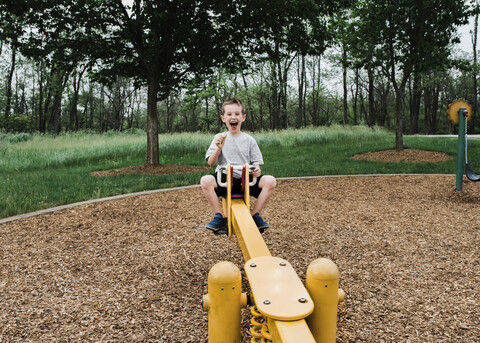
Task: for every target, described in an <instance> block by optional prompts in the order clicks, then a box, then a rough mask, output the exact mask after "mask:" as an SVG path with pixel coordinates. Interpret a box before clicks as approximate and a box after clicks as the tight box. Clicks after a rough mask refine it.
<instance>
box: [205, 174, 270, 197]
mask: <svg viewBox="0 0 480 343" xmlns="http://www.w3.org/2000/svg"><path fill="white" fill-rule="evenodd" d="M212 176H213V177H214V178H215V182H216V183H217V187H216V188H215V193H217V196H219V197H224V196H227V188H226V187H220V186H219V185H218V181H217V173H213V174H212ZM262 176H263V175H260V177H257V182H256V183H255V185H253V186H250V196H252V197H254V198H258V195H259V194H260V192H261V191H262V190H261V189H260V187H258V184H259V183H260V179H261V178H262ZM226 181H227V174H223V173H222V182H226ZM250 181H252V175H251V174H250ZM232 194H242V195H243V191H242V179H236V178H233V187H232Z"/></svg>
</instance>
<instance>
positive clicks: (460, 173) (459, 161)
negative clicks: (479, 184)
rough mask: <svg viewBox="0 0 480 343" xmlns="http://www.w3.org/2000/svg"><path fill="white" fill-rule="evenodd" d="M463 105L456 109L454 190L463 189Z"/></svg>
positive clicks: (464, 120)
mask: <svg viewBox="0 0 480 343" xmlns="http://www.w3.org/2000/svg"><path fill="white" fill-rule="evenodd" d="M466 110H467V109H466V108H465V107H460V109H459V110H458V148H457V175H456V183H455V191H456V192H462V191H463V171H464V168H465V132H466V127H467V125H466V124H467V123H466V122H467V117H466V116H465V115H464V111H465V112H466Z"/></svg>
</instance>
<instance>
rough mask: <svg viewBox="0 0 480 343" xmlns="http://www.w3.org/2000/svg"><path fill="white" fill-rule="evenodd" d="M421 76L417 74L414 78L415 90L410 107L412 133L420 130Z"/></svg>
mask: <svg viewBox="0 0 480 343" xmlns="http://www.w3.org/2000/svg"><path fill="white" fill-rule="evenodd" d="M420 83H421V78H420V76H418V75H415V76H414V78H413V91H412V96H411V107H410V134H412V135H413V134H415V133H417V132H418V118H419V117H420V101H421V98H422V90H421V84H420Z"/></svg>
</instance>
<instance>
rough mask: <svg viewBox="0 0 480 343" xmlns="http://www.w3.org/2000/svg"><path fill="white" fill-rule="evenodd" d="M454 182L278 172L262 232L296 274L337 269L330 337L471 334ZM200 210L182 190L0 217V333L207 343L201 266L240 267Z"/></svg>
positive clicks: (479, 294)
mask: <svg viewBox="0 0 480 343" xmlns="http://www.w3.org/2000/svg"><path fill="white" fill-rule="evenodd" d="M454 185H455V176H448V175H447V176H433V175H425V176H405V175H403V176H401V175H400V176H371V177H333V178H317V179H310V180H279V182H278V187H277V190H276V192H275V194H274V196H273V197H272V199H271V201H270V203H269V204H268V206H267V208H266V209H265V211H264V213H263V216H264V218H265V219H266V220H267V221H268V222H269V224H270V225H271V228H270V229H269V230H268V231H267V232H266V233H265V234H264V235H263V237H264V239H265V241H266V244H267V246H268V247H269V249H270V251H271V253H272V255H274V256H279V257H282V258H285V259H287V260H288V261H289V262H290V263H291V264H292V265H293V267H294V268H295V270H296V271H297V273H298V274H299V275H300V277H301V278H302V279H303V280H304V278H305V273H306V270H307V266H308V264H309V263H310V262H311V261H313V260H314V259H316V258H318V257H327V258H330V259H332V260H333V261H334V262H335V263H336V264H337V265H338V267H339V269H340V273H341V276H340V286H341V287H342V288H343V289H344V291H345V293H346V298H345V302H343V303H341V304H340V305H339V314H338V329H337V339H338V342H478V341H479V340H478V339H479V337H480V325H479V315H480V183H472V182H468V181H467V180H465V185H464V192H463V193H455V192H454ZM210 219H211V213H210V210H209V208H208V205H207V202H206V201H205V199H204V197H203V195H202V192H201V190H200V188H190V189H184V190H176V191H169V192H161V193H154V194H149V195H144V196H134V197H129V198H123V199H118V200H112V201H107V202H101V203H95V204H88V205H82V206H78V207H73V208H70V209H67V210H63V211H58V212H54V213H51V214H46V215H39V216H35V217H29V218H25V219H20V220H15V221H12V222H9V223H4V224H1V225H0V341H1V342H86V341H92V342H126V341H128V342H172V343H177V342H205V341H206V339H207V313H206V312H204V311H203V310H202V308H201V305H200V301H201V298H202V295H203V294H205V293H206V292H207V275H208V271H209V269H210V268H211V267H212V266H213V265H214V264H215V263H217V262H219V261H222V260H226V261H231V262H233V263H235V264H236V265H237V266H238V267H239V268H242V266H243V264H244V261H243V258H242V255H241V252H240V249H239V247H238V245H237V241H236V239H235V238H233V239H232V240H228V239H227V238H226V237H223V236H222V237H217V236H214V235H212V234H211V233H210V232H208V231H207V230H205V229H204V225H205V223H207V222H208V221H209V220H210ZM244 284H245V285H246V284H247V282H246V281H245V279H244ZM243 291H244V292H248V289H246V287H245V288H244V289H243ZM248 320H249V314H248V312H247V310H244V313H243V341H244V342H248V341H249V339H250V337H249V335H248V333H247V331H248Z"/></svg>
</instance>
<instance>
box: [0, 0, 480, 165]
mask: <svg viewBox="0 0 480 343" xmlns="http://www.w3.org/2000/svg"><path fill="white" fill-rule="evenodd" d="M478 13H479V3H478V0H474V1H460V0H426V1H421V2H418V1H414V0H402V1H400V2H398V1H364V0H328V1H315V0H295V1H286V0H281V1H275V2H270V1H261V0H259V1H254V2H249V1H230V2H228V3H223V2H221V1H213V0H207V1H193V0H182V1H141V0H133V1H123V2H122V1H120V0H109V1H100V0H98V1H93V0H92V1H86V0H81V1H78V2H76V3H75V4H72V3H71V2H69V1H63V0H61V1H43V2H36V1H14V2H12V1H7V0H0V75H2V79H3V80H4V82H1V83H0V110H1V112H0V130H1V131H0V135H1V132H25V133H32V132H38V133H40V134H44V133H51V134H54V135H57V134H59V133H60V132H62V131H92V132H106V131H110V130H115V131H128V130H132V131H135V130H144V131H147V140H148V144H147V154H146V155H147V163H150V164H158V160H159V159H158V155H159V152H158V133H173V132H198V131H202V132H218V131H221V130H222V125H221V124H222V123H221V121H220V113H221V104H222V102H223V100H224V99H225V98H227V97H230V96H239V97H241V98H242V99H243V100H244V102H245V103H246V106H247V115H248V120H247V122H246V123H245V126H244V128H245V129H246V130H248V131H252V132H254V131H264V130H280V129H289V128H304V127H309V126H323V125H325V126H329V125H332V124H343V125H368V126H372V127H373V126H375V125H377V126H383V127H385V128H387V129H390V130H392V131H395V133H396V148H397V150H401V149H403V134H406V133H408V134H416V133H421V134H444V133H453V132H454V130H455V128H454V127H453V126H452V125H451V124H450V122H449V121H448V120H447V116H446V109H447V106H448V104H449V103H451V101H452V100H453V99H455V98H465V99H467V100H468V101H469V102H470V104H471V105H472V107H473V109H474V116H473V121H472V122H471V123H470V124H469V132H472V133H478V132H480V118H479V116H478V115H477V114H476V113H475V110H476V109H477V108H478V61H477V37H478ZM469 19H470V20H471V23H472V25H471V26H472V30H471V31H470V32H469V38H470V39H471V43H472V44H471V51H464V50H462V49H461V48H460V47H459V44H458V43H459V42H460V40H459V31H458V30H459V28H461V27H462V25H465V24H466V23H467V22H468V20H469Z"/></svg>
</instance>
